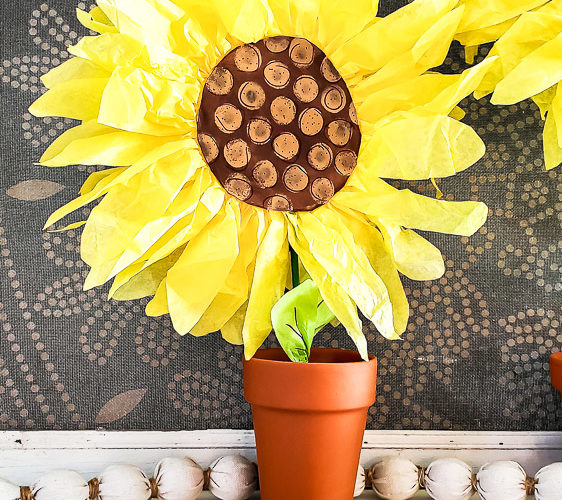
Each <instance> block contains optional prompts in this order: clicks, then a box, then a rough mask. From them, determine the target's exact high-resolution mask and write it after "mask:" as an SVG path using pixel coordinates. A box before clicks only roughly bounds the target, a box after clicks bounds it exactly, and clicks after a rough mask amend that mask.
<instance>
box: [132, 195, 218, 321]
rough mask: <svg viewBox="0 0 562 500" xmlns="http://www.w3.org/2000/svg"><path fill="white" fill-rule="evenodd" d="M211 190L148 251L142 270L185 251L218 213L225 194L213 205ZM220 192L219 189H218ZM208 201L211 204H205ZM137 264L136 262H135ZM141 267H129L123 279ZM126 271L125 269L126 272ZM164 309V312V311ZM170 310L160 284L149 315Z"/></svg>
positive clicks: (148, 312)
mask: <svg viewBox="0 0 562 500" xmlns="http://www.w3.org/2000/svg"><path fill="white" fill-rule="evenodd" d="M209 192H210V191H206V192H205V193H204V194H203V196H202V197H201V199H202V202H201V203H199V205H198V206H197V208H196V209H195V211H194V212H193V214H191V215H190V216H189V217H186V218H185V220H181V221H180V222H178V224H177V225H178V226H180V228H179V230H178V229H176V228H173V229H172V230H170V231H169V233H171V234H166V235H165V236H164V237H163V238H161V239H160V240H159V241H158V242H157V244H156V245H155V246H154V247H153V248H151V249H150V252H148V255H146V256H145V257H147V260H146V261H144V262H141V263H139V265H140V266H141V267H140V271H142V270H144V269H147V268H148V267H150V266H152V265H153V264H155V263H156V262H158V261H160V260H161V259H164V258H166V256H167V255H170V254H172V253H174V252H175V251H177V250H178V249H179V250H181V251H183V249H184V248H185V245H186V244H187V243H188V242H189V241H190V240H191V239H193V238H194V237H195V236H197V235H198V234H199V233H200V232H201V231H202V230H203V229H204V228H205V227H206V226H207V224H208V223H209V222H210V221H211V220H212V219H213V218H214V217H215V215H217V213H218V212H219V211H220V209H221V208H222V205H223V201H224V196H223V197H222V198H220V199H219V200H215V202H216V206H212V204H211V203H209V202H208V198H209V197H208V194H209ZM216 193H218V190H216ZM205 203H207V204H208V205H209V206H207V205H205ZM135 265H136V264H135ZM140 271H139V268H138V267H137V268H133V266H131V268H129V273H128V274H129V276H127V275H124V276H123V281H125V282H126V280H128V279H130V278H131V277H132V276H134V275H135V274H136V273H137V272H140ZM125 272H126V271H123V273H125ZM162 311H163V312H162ZM168 312H169V311H168V304H167V292H166V287H165V286H162V284H160V286H159V287H158V290H157V291H156V294H155V296H154V299H153V300H152V301H151V302H150V303H149V304H147V314H148V315H149V316H161V315H162V314H167V313H168Z"/></svg>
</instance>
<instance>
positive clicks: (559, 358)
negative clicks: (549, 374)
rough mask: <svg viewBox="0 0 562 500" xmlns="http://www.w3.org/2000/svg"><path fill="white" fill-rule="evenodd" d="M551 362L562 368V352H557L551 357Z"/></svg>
mask: <svg viewBox="0 0 562 500" xmlns="http://www.w3.org/2000/svg"><path fill="white" fill-rule="evenodd" d="M550 362H551V363H552V364H554V365H556V366H557V367H560V368H562V352H555V353H554V354H552V355H551V356H550Z"/></svg>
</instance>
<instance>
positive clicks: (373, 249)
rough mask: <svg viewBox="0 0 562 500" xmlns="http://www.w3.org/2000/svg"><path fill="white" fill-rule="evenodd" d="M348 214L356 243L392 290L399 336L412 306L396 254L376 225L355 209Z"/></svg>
mask: <svg viewBox="0 0 562 500" xmlns="http://www.w3.org/2000/svg"><path fill="white" fill-rule="evenodd" d="M344 213H347V214H348V215H349V216H348V217H347V218H346V222H345V224H346V227H347V228H348V229H349V230H350V231H351V233H352V234H353V239H354V240H355V243H356V244H357V245H359V246H360V247H361V249H362V250H363V252H365V255H366V256H367V258H368V259H369V262H370V263H371V266H373V269H374V270H375V272H376V273H377V274H378V275H379V276H380V278H381V279H382V280H383V282H384V284H385V286H386V289H387V290H388V295H389V297H390V302H391V303H392V316H393V318H394V319H393V324H394V332H395V337H396V338H397V337H400V336H401V335H402V334H403V333H404V332H405V331H406V327H407V326H408V320H409V317H410V307H409V305H408V299H407V298H406V293H405V292H404V287H403V286H402V282H401V281H400V276H399V275H398V270H397V268H396V263H395V262H394V259H393V257H392V253H391V252H389V251H388V249H387V247H386V245H385V242H384V240H383V237H382V234H381V233H380V231H379V230H378V229H377V227H376V226H375V225H374V224H372V223H370V222H369V221H368V220H367V219H366V218H365V217H364V216H363V215H362V214H360V213H359V212H356V211H354V210H349V209H348V210H345V212H344Z"/></svg>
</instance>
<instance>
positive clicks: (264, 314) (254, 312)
mask: <svg viewBox="0 0 562 500" xmlns="http://www.w3.org/2000/svg"><path fill="white" fill-rule="evenodd" d="M269 216H270V217H271V222H270V224H269V227H268V228H267V232H266V233H265V235H264V237H263V241H262V242H261V245H260V246H259V249H258V252H257V257H256V267H255V270H254V275H253V278H252V287H251V291H250V297H249V300H248V309H247V311H246V318H245V320H244V327H243V329H242V337H243V339H244V355H245V356H246V359H250V358H252V357H253V355H254V354H255V353H256V351H257V350H258V349H259V347H260V346H261V345H262V344H263V342H264V340H265V339H266V338H267V337H268V336H269V334H270V333H271V329H272V324H271V309H272V308H273V306H274V305H275V303H276V302H277V301H278V300H279V299H280V298H281V297H282V295H283V293H284V292H285V279H286V276H287V270H288V267H289V243H288V241H287V222H286V220H285V218H284V217H283V215H282V214H280V213H276V212H271V213H270V214H269Z"/></svg>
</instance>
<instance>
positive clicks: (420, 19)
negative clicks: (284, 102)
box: [331, 0, 457, 78]
mask: <svg viewBox="0 0 562 500" xmlns="http://www.w3.org/2000/svg"><path fill="white" fill-rule="evenodd" d="M456 4H457V0H416V1H414V2H412V3H411V4H409V5H406V6H405V7H403V8H401V9H398V10H397V11H395V12H393V13H392V14H390V15H388V16H386V17H384V18H382V19H381V20H379V21H378V22H376V23H375V24H373V25H372V26H370V27H368V28H366V29H365V30H364V31H363V32H361V33H359V34H358V35H356V36H355V37H353V38H352V39H351V40H349V41H348V42H346V43H344V44H343V45H342V46H341V47H339V48H338V49H337V50H335V51H334V52H333V54H331V59H332V62H333V63H334V64H335V65H336V67H337V68H338V69H339V70H340V72H341V73H342V76H343V77H344V78H347V77H348V76H352V75H354V74H356V73H358V72H363V73H366V74H368V73H372V72H374V71H377V70H379V69H380V68H382V67H383V66H384V65H385V64H387V63H389V62H391V61H393V60H394V59H396V58H397V57H399V56H400V55H402V54H404V53H405V52H408V51H410V50H411V49H412V48H413V47H414V45H415V44H416V43H417V42H418V40H419V39H420V38H421V37H422V36H423V34H424V33H425V32H426V31H428V30H430V29H431V28H432V27H433V26H434V25H435V23H437V22H439V20H440V19H441V18H442V17H443V16H444V15H445V14H446V13H447V12H449V11H451V10H452V9H453V8H454V7H455V6H456ZM373 47H384V50H373Z"/></svg>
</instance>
